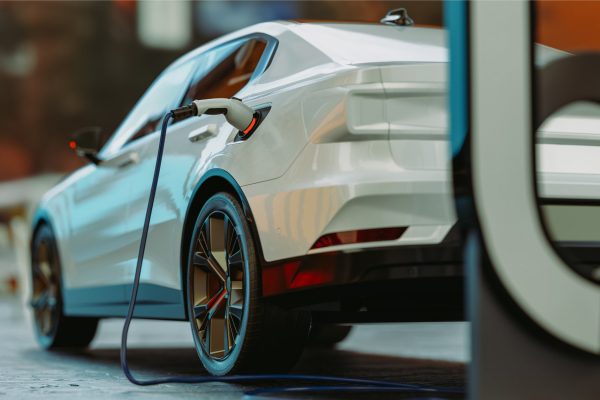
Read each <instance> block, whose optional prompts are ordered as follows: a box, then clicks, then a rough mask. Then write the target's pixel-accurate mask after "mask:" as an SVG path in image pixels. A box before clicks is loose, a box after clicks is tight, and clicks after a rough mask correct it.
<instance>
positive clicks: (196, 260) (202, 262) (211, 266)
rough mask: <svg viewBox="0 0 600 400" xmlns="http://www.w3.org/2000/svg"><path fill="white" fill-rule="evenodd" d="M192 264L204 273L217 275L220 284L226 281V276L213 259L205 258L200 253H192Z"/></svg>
mask: <svg viewBox="0 0 600 400" xmlns="http://www.w3.org/2000/svg"><path fill="white" fill-rule="evenodd" d="M192 263H193V264H194V265H195V266H198V267H200V268H202V269H204V271H206V272H212V273H214V274H216V275H217V277H218V278H219V280H220V281H221V282H225V281H226V280H227V274H226V273H225V271H224V270H223V268H221V266H220V265H219V263H218V262H217V261H216V260H215V259H213V258H212V257H210V256H209V257H206V256H205V255H204V254H202V252H200V251H197V252H195V253H194V256H193V260H192Z"/></svg>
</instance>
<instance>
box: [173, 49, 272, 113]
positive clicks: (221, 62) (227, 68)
mask: <svg viewBox="0 0 600 400" xmlns="http://www.w3.org/2000/svg"><path fill="white" fill-rule="evenodd" d="M265 48H266V42H265V41H264V40H261V39H250V40H244V41H240V42H234V43H231V44H229V45H225V46H221V47H218V48H216V49H214V50H211V51H209V52H207V53H206V54H204V55H202V56H201V57H200V59H199V60H198V63H199V64H200V67H199V69H198V71H197V72H196V74H195V76H194V78H193V79H192V83H191V85H190V87H189V89H188V91H187V93H186V95H185V98H184V100H183V104H189V103H190V102H191V101H192V100H196V99H211V98H217V97H224V98H229V97H232V96H234V95H235V94H236V93H237V92H239V91H240V90H241V89H242V88H243V87H244V86H246V84H247V83H248V81H249V80H250V78H251V77H252V74H253V73H254V70H255V69H256V67H257V66H258V63H259V61H260V59H261V57H262V55H263V53H264V51H265Z"/></svg>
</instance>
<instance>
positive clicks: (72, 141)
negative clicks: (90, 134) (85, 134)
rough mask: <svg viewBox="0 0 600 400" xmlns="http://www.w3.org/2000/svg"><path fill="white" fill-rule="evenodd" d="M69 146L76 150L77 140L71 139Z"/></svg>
mask: <svg viewBox="0 0 600 400" xmlns="http://www.w3.org/2000/svg"><path fill="white" fill-rule="evenodd" d="M69 147H70V148H71V149H73V150H75V149H76V148H77V142H76V141H74V140H71V141H69Z"/></svg>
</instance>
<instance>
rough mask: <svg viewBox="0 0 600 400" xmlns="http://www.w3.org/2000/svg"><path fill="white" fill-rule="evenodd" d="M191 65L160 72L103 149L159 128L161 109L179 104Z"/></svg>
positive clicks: (124, 142)
mask: <svg viewBox="0 0 600 400" xmlns="http://www.w3.org/2000/svg"><path fill="white" fill-rule="evenodd" d="M193 67H194V65H193V63H190V62H188V63H185V64H183V65H181V66H179V67H177V68H175V69H172V70H169V71H166V72H164V73H163V74H162V75H160V76H159V77H158V79H157V80H156V81H155V82H154V84H152V86H151V87H150V89H148V91H147V92H146V93H145V94H144V96H142V98H141V99H140V100H139V101H138V103H137V104H136V106H135V107H134V108H133V110H132V111H131V113H130V114H129V115H128V116H127V118H125V121H123V123H122V124H121V126H120V127H119V128H118V129H117V131H116V132H115V134H114V135H113V137H112V138H111V139H110V141H109V142H108V143H107V145H106V147H105V149H104V150H103V153H104V154H110V153H112V152H114V151H116V150H118V149H119V148H121V147H122V146H123V145H124V144H126V143H128V142H131V141H133V140H136V139H138V138H140V137H143V136H145V135H147V134H149V133H152V132H155V131H157V130H158V129H160V126H159V124H160V121H161V120H162V118H163V116H164V115H165V113H166V112H167V111H168V110H170V109H172V108H174V107H176V106H177V104H179V102H180V100H181V97H182V94H183V91H184V88H185V87H186V86H187V82H188V77H189V75H190V74H191V72H192V69H193Z"/></svg>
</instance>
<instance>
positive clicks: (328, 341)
mask: <svg viewBox="0 0 600 400" xmlns="http://www.w3.org/2000/svg"><path fill="white" fill-rule="evenodd" d="M350 331H352V326H351V325H334V324H313V326H312V329H311V330H310V336H309V337H308V345H309V346H314V347H333V346H335V345H336V344H337V343H339V342H341V341H342V340H344V339H346V338H347V337H348V335H349V334H350Z"/></svg>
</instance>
